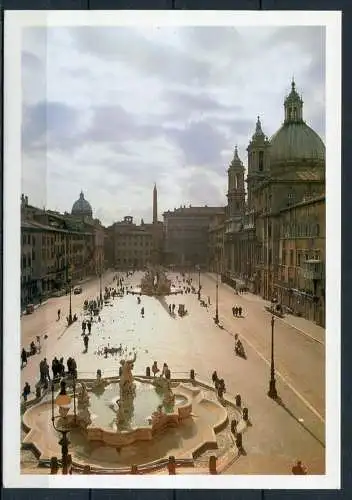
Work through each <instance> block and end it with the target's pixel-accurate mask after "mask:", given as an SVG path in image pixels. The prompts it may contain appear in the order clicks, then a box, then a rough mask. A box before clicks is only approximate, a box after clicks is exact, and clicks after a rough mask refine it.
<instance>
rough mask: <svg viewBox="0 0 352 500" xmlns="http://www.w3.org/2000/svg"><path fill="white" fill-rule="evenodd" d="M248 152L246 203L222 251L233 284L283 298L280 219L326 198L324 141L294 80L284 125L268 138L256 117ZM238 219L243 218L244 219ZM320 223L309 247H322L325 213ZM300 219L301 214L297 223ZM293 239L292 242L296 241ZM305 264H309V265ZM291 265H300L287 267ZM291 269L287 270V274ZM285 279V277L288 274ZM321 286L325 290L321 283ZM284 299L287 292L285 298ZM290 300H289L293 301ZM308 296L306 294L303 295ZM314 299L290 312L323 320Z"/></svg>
mask: <svg viewBox="0 0 352 500" xmlns="http://www.w3.org/2000/svg"><path fill="white" fill-rule="evenodd" d="M247 152H248V175H247V203H246V204H245V205H243V213H242V217H238V219H237V220H236V224H234V223H232V224H231V223H229V225H228V226H227V228H226V229H225V246H226V245H227V247H228V249H227V250H226V251H225V253H226V254H227V255H231V258H230V260H229V259H228V258H227V259H225V260H226V263H227V269H226V272H227V276H229V277H232V276H233V281H235V282H237V283H238V282H239V281H240V282H241V284H242V282H243V283H245V284H246V285H247V286H248V288H249V289H251V291H253V292H254V293H258V294H260V295H261V296H262V297H263V298H265V299H267V300H271V299H272V298H277V297H278V295H279V298H281V297H282V298H284V296H285V297H286V295H287V293H286V292H285V291H284V290H285V288H288V289H290V290H291V289H292V290H296V288H294V287H291V286H288V285H287V283H288V282H287V281H282V277H283V275H282V264H281V262H282V261H281V259H282V250H283V249H282V245H283V241H285V244H288V243H287V241H286V239H283V238H282V234H283V233H282V227H283V224H284V223H283V219H284V218H286V217H288V216H287V213H291V210H293V208H292V207H296V206H297V207H300V206H301V205H300V204H301V203H305V202H306V201H307V200H312V199H317V200H319V199H320V200H321V199H323V198H324V197H325V146H324V143H323V142H322V140H321V138H320V137H319V136H318V134H316V132H315V131H314V130H313V129H311V128H310V127H309V126H308V125H307V124H306V122H305V121H304V119H303V100H302V98H301V97H300V95H299V94H298V93H297V91H296V85H295V82H294V81H292V84H291V92H290V93H289V95H288V96H287V97H286V98H285V100H284V121H283V124H282V125H281V127H280V128H279V130H278V131H277V132H276V133H275V134H274V135H273V136H272V137H271V139H270V140H269V139H268V137H267V136H266V135H265V134H264V132H263V130H262V125H261V122H260V119H259V117H258V120H257V124H256V129H255V132H254V134H253V136H252V138H251V141H250V143H249V145H248V148H247ZM229 186H230V184H229ZM229 190H230V189H229ZM324 200H325V198H324ZM317 203H318V202H317ZM319 203H320V205H319V207H320V210H322V207H323V206H324V214H325V202H324V204H322V203H321V202H319ZM319 203H318V204H319ZM228 206H229V205H228ZM286 212H287V213H286ZM294 213H295V216H297V217H301V216H303V213H304V209H303V208H302V209H299V208H296V209H294ZM285 214H286V215H285ZM239 219H242V223H241V222H239ZM320 222H321V224H320V223H319V227H320V228H321V229H320V233H319V234H320V235H324V237H322V236H319V237H318V236H316V238H318V239H319V241H318V242H317V241H315V240H314V237H313V236H312V238H313V243H312V238H308V239H309V241H310V243H309V245H311V246H312V248H313V247H314V248H315V247H316V246H318V247H319V248H320V247H321V245H322V244H323V243H322V242H323V240H324V244H325V215H324V217H322V218H321V219H320ZM304 223H305V220H304V219H303V220H301V221H300V222H299V223H298V224H304ZM322 238H323V240H322ZM294 241H295V243H294V245H296V243H297V241H298V240H297V239H294ZM301 243H302V242H301ZM292 245H293V243H292ZM294 252H296V250H295V249H294ZM232 255H234V257H232ZM284 255H285V254H284ZM295 255H296V254H295ZM320 255H321V257H320V258H319V259H322V258H323V257H322V255H323V254H322V253H321V254H320ZM308 260H310V259H308ZM294 262H296V261H295V260H294ZM305 265H306V266H308V268H309V265H310V264H309V263H308V264H305ZM311 266H312V269H313V268H314V269H315V268H316V269H318V268H319V266H320V268H319V269H323V268H324V262H320V263H319V264H318V263H317V262H315V263H312V264H311ZM291 267H300V266H295V265H294V266H290V265H289V266H288V268H291ZM308 268H307V270H306V271H301V270H299V271H298V270H296V271H295V272H296V273H297V276H296V277H294V278H293V277H291V281H292V279H293V280H294V281H293V283H294V284H295V286H301V285H302V283H301V281H298V275H300V277H301V278H300V279H301V280H302V279H303V278H302V273H303V274H304V272H305V273H306V276H310V275H311V274H312V273H313V271H308ZM288 272H289V271H287V273H288ZM292 272H293V271H292V270H291V271H290V273H292ZM319 273H320V271H319V272H318V271H317V272H316V273H315V274H314V273H313V274H312V275H314V276H315V275H320V274H319ZM290 276H291V274H290ZM307 279H308V278H307ZM314 279H318V278H314ZM285 280H288V276H286V277H285ZM319 280H320V281H319ZM323 281H324V280H322V279H320V278H319V279H318V281H317V282H315V283H316V286H320V284H319V283H320V282H323ZM290 283H291V282H290ZM314 286H315V285H314ZM321 287H322V289H324V287H323V285H321ZM297 290H299V288H297ZM324 290H325V289H324ZM281 291H282V292H281ZM316 291H317V290H316ZM281 293H282V295H281ZM290 293H294V292H290ZM317 293H318V292H317ZM319 293H320V292H319ZM308 295H309V294H308ZM308 295H307V296H308ZM313 295H314V296H316V294H313ZM287 300H288V299H287V297H286V298H285V302H287ZM293 300H294V299H291V302H292V301H293ZM308 300H310V299H308V298H307V301H308ZM317 300H318V299H317V298H315V299H314V301H315V306H314V307H313V308H310V309H309V307H308V306H307V307H306V308H305V309H304V310H303V309H302V307H300V308H298V304H301V303H302V301H300V302H297V301H295V307H294V308H293V312H294V313H296V314H300V315H304V316H306V317H309V318H312V317H313V316H314V318H316V319H315V321H319V322H320V323H321V324H322V323H323V320H322V319H321V318H322V317H323V316H324V314H325V305H324V300H323V301H321V300H320V299H319V303H317V302H316V301H317ZM317 304H318V305H317ZM319 308H320V309H319ZM298 309H299V310H298ZM301 309H302V310H301ZM313 309H314V311H315V312H314V314H313V313H312V310H313ZM319 318H320V319H319Z"/></svg>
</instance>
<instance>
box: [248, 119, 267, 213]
mask: <svg viewBox="0 0 352 500" xmlns="http://www.w3.org/2000/svg"><path fill="white" fill-rule="evenodd" d="M269 148H270V143H269V139H268V138H267V136H266V135H265V134H264V132H263V130H262V124H261V122H260V118H259V116H258V118H257V123H256V126H255V132H254V134H253V135H252V139H251V141H250V143H249V145H248V148H247V152H248V176H247V185H248V207H249V208H252V205H253V190H254V189H255V187H256V185H257V183H258V181H260V180H261V179H262V178H264V177H265V176H266V175H267V174H268V170H269Z"/></svg>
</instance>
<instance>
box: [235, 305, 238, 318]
mask: <svg viewBox="0 0 352 500" xmlns="http://www.w3.org/2000/svg"><path fill="white" fill-rule="evenodd" d="M237 314H238V307H237V306H235V317H236V318H237Z"/></svg>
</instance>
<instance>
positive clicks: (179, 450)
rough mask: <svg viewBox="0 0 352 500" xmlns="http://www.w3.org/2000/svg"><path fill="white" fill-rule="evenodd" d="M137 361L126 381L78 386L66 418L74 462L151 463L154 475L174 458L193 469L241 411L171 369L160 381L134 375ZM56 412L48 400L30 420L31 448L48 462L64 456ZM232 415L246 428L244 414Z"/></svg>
mask: <svg viewBox="0 0 352 500" xmlns="http://www.w3.org/2000/svg"><path fill="white" fill-rule="evenodd" d="M135 361H136V355H134V357H133V358H132V359H126V360H123V361H122V363H121V366H122V373H121V376H119V377H116V376H113V377H109V378H108V379H103V378H102V376H101V372H100V370H98V371H97V378H96V379H91V380H85V381H82V380H80V381H76V383H77V385H76V388H78V390H77V391H76V405H71V408H69V407H67V408H65V410H66V412H65V417H62V418H64V419H65V425H66V424H67V427H68V428H71V429H74V430H72V431H71V433H70V441H71V445H70V452H71V453H72V457H73V460H74V462H75V463H76V464H78V466H80V467H81V466H83V465H85V464H87V463H89V464H95V465H96V466H97V467H98V468H99V467H103V468H104V467H108V468H109V467H110V468H111V467H113V468H116V467H121V466H126V465H129V466H130V465H131V464H145V465H146V467H150V468H151V469H152V468H153V467H154V465H155V461H158V460H164V459H167V457H168V456H170V455H174V456H176V457H179V458H182V459H186V460H188V461H190V462H192V463H193V460H195V459H196V457H198V456H200V455H201V454H202V453H204V452H206V450H209V449H211V448H217V446H218V445H217V437H216V434H217V433H218V432H222V429H225V428H226V426H227V425H228V422H229V420H228V411H229V408H230V406H231V405H232V408H235V404H234V403H231V401H230V402H229V401H228V400H227V405H226V408H225V407H223V406H222V404H221V403H220V402H218V400H217V398H216V395H215V393H214V390H213V388H210V387H207V386H206V385H204V383H203V382H202V383H201V386H200V385H198V384H197V383H195V381H194V379H192V380H191V379H188V378H187V379H184V380H179V381H177V382H176V381H173V380H172V379H171V374H170V370H168V369H167V370H163V374H162V375H161V376H158V377H153V378H151V377H146V376H134V375H133V373H132V370H133V365H134V362H135ZM67 390H68V393H70V395H71V397H72V391H70V388H69V387H68V388H67ZM228 405H230V406H228ZM72 406H73V408H76V412H73V411H72V409H73V408H72ZM51 408H52V407H51V402H50V400H48V399H47V398H44V399H42V400H39V401H38V402H37V403H35V404H34V405H33V404H32V405H29V406H28V408H27V409H26V411H25V413H24V414H23V425H24V428H25V430H26V432H27V435H26V437H25V438H24V440H23V445H24V446H28V447H31V448H32V449H33V448H34V449H35V450H36V454H37V456H38V457H39V460H40V461H41V462H42V463H43V462H45V461H47V460H50V458H51V457H52V454H53V453H59V450H60V448H59V444H58V436H57V434H56V433H55V432H52V430H51V427H50V426H49V427H48V421H49V420H50V417H51ZM231 411H235V415H233V417H234V418H235V419H236V421H237V422H239V421H240V418H241V417H240V416H239V415H237V413H236V411H237V410H236V409H233V410H231ZM66 413H67V414H66ZM224 432H225V431H224ZM221 439H222V438H221ZM219 443H220V444H221V443H222V441H219ZM224 443H225V442H224ZM231 443H232V441H231ZM221 446H223V444H221ZM53 450H56V451H55V452H54V451H53ZM116 451H117V454H116ZM153 464H154V465H153ZM102 470H103V469H102ZM111 470H112V469H111Z"/></svg>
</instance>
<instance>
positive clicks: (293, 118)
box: [284, 78, 303, 124]
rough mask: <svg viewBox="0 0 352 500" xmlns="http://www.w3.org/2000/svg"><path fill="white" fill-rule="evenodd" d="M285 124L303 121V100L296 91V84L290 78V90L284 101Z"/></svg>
mask: <svg viewBox="0 0 352 500" xmlns="http://www.w3.org/2000/svg"><path fill="white" fill-rule="evenodd" d="M284 107H285V121H284V123H285V124H288V123H302V122H303V100H302V98H301V97H300V96H299V95H298V93H297V91H296V84H295V81H294V79H293V78H292V83H291V92H290V93H289V95H288V96H287V97H286V99H285V102H284Z"/></svg>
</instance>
